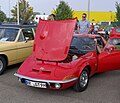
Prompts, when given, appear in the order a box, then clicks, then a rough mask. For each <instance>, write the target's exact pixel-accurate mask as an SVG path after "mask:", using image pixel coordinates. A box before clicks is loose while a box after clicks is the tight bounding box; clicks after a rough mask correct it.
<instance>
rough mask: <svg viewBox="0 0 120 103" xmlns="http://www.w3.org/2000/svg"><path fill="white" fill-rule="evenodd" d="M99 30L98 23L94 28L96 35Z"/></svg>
mask: <svg viewBox="0 0 120 103" xmlns="http://www.w3.org/2000/svg"><path fill="white" fill-rule="evenodd" d="M98 29H99V26H98V24H97V23H96V25H95V26H94V33H95V34H97V33H98Z"/></svg>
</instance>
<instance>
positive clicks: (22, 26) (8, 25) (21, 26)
mask: <svg viewBox="0 0 120 103" xmlns="http://www.w3.org/2000/svg"><path fill="white" fill-rule="evenodd" d="M3 27H4V28H35V27H37V26H36V25H17V24H14V25H12V24H5V25H4V24H2V25H0V28H3Z"/></svg>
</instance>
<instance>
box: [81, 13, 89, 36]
mask: <svg viewBox="0 0 120 103" xmlns="http://www.w3.org/2000/svg"><path fill="white" fill-rule="evenodd" d="M86 17H87V14H86V13H83V14H82V20H80V21H79V28H80V29H79V33H80V34H89V33H90V22H89V21H88V20H86Z"/></svg>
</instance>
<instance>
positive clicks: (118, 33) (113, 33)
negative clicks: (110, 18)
mask: <svg viewBox="0 0 120 103" xmlns="http://www.w3.org/2000/svg"><path fill="white" fill-rule="evenodd" d="M113 36H120V27H115V28H113V29H112V31H111V33H110V37H113Z"/></svg>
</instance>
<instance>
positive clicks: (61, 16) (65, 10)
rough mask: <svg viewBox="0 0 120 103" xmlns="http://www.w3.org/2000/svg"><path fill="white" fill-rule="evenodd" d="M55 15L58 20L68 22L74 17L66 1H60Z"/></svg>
mask: <svg viewBox="0 0 120 103" xmlns="http://www.w3.org/2000/svg"><path fill="white" fill-rule="evenodd" d="M54 13H55V19H56V20H67V19H71V18H72V17H73V10H72V8H71V7H70V6H69V5H68V4H67V3H65V2H64V1H60V4H59V5H58V7H57V8H56V10H54Z"/></svg>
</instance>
